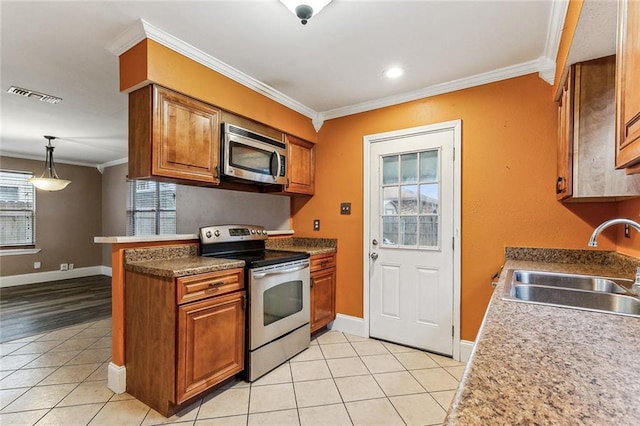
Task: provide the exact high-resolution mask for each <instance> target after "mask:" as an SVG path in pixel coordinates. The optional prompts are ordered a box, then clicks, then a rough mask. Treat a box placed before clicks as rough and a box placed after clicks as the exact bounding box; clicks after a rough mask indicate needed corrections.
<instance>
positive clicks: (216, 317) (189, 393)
mask: <svg viewBox="0 0 640 426" xmlns="http://www.w3.org/2000/svg"><path fill="white" fill-rule="evenodd" d="M244 302H245V292H244V291H242V292H238V293H233V294H230V295H228V296H219V297H212V298H210V299H206V300H203V301H200V302H194V303H190V304H186V305H183V306H180V307H179V310H178V369H177V373H176V374H177V385H176V387H177V389H176V390H177V392H176V399H177V401H176V403H177V404H180V403H182V402H184V401H186V400H187V399H189V398H191V397H193V396H195V395H197V394H199V393H200V392H202V391H204V390H206V389H208V388H210V387H211V386H214V385H216V384H217V383H220V382H221V381H223V380H225V379H227V378H229V377H231V376H233V375H234V374H236V373H238V372H240V371H242V370H243V369H244V327H245V322H244V318H245V312H244Z"/></svg>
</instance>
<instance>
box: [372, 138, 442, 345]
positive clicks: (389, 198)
mask: <svg viewBox="0 0 640 426" xmlns="http://www.w3.org/2000/svg"><path fill="white" fill-rule="evenodd" d="M453 148H454V131H453V129H451V128H448V129H443V130H436V131H427V132H422V133H415V134H409V135H406V136H398V137H396V138H387V139H381V140H379V141H373V142H372V143H371V149H370V158H369V161H370V168H371V179H370V183H369V191H370V194H369V202H370V205H369V209H370V214H369V217H370V227H369V233H368V234H369V235H368V238H369V242H370V245H369V252H370V254H371V255H370V258H369V262H370V264H369V274H370V275H369V285H370V291H369V309H370V312H369V321H370V323H369V334H370V335H371V337H377V338H380V339H384V340H389V341H392V342H397V343H401V344H404V345H409V346H414V347H417V348H421V349H425V350H429V351H433V352H438V353H442V354H446V355H452V351H453V333H452V330H453V329H452V326H453V246H454V242H453V237H454V188H453V184H454V155H453Z"/></svg>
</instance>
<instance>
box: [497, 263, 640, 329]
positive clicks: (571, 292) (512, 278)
mask: <svg viewBox="0 0 640 426" xmlns="http://www.w3.org/2000/svg"><path fill="white" fill-rule="evenodd" d="M632 284H633V281H632V280H628V279H624V278H609V277H597V276H590V275H574V274H562V273H552V272H538V271H522V270H516V271H513V272H511V273H510V275H508V276H507V283H506V285H505V288H504V293H503V295H502V299H504V300H509V301H514V302H525V303H534V304H541V305H548V306H557V307H564V308H572V309H582V310H587V311H595V312H605V313H612V314H617V315H627V316H634V317H638V318H640V298H639V297H638V296H637V295H635V294H634V293H633V292H631V291H630V290H629V289H630V288H631V285H632Z"/></svg>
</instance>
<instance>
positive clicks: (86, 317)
mask: <svg viewBox="0 0 640 426" xmlns="http://www.w3.org/2000/svg"><path fill="white" fill-rule="evenodd" d="M110 315H111V277H108V276H105V275H94V276H91V277H82V278H72V279H68V280H61V281H51V282H46V283H38V284H28V285H20V286H15V287H6V288H1V289H0V342H6V341H9V340H15V339H20V338H22V337H27V336H32V335H34V334H40V333H44V332H46V331H50V330H55V329H58V328H61V327H67V326H69V325H75V324H81V323H83V322H88V321H95V320H99V319H102V318H107V317H109V316H110Z"/></svg>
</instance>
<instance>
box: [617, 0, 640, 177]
mask: <svg viewBox="0 0 640 426" xmlns="http://www.w3.org/2000/svg"><path fill="white" fill-rule="evenodd" d="M616 57H617V64H616V67H617V68H616V118H617V120H616V122H617V150H616V167H617V168H626V167H630V166H634V165H635V166H636V167H634V170H633V172H635V173H640V167H638V165H640V1H631V0H619V2H618V43H617V56H616Z"/></svg>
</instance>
